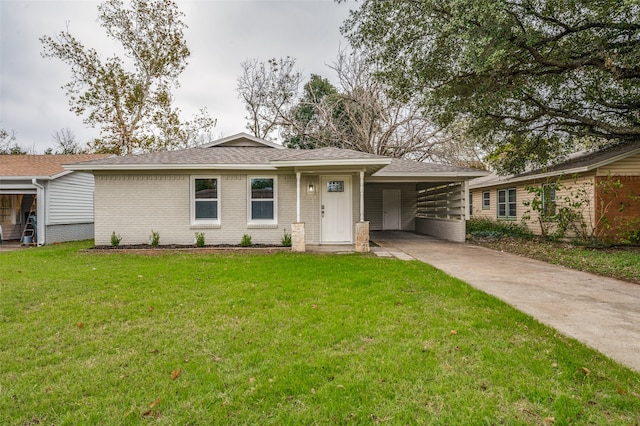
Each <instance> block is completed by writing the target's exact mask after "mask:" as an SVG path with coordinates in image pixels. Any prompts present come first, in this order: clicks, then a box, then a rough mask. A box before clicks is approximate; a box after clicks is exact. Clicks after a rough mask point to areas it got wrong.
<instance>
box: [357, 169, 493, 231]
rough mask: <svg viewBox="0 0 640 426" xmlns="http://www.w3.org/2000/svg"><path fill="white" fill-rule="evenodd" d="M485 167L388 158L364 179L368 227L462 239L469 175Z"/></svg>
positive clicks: (474, 175) (476, 174)
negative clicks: (384, 164) (477, 168)
mask: <svg viewBox="0 0 640 426" xmlns="http://www.w3.org/2000/svg"><path fill="white" fill-rule="evenodd" d="M486 174H487V172H485V171H482V170H474V169H469V168H465V167H456V166H449V165H443V164H433V163H419V162H414V161H405V160H401V159H394V160H393V161H392V162H391V164H389V165H388V166H386V167H384V168H383V169H382V170H379V171H378V172H376V173H374V174H372V175H370V176H367V177H366V178H365V191H364V203H365V208H364V214H365V220H366V221H368V222H369V229H370V231H396V230H400V231H410V232H417V233H420V234H425V235H431V236H434V237H439V238H443V239H446V240H449V241H456V242H463V241H464V240H465V230H466V226H465V224H466V219H468V218H469V184H468V182H469V180H470V179H474V178H476V177H479V176H485V175H486Z"/></svg>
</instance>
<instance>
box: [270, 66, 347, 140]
mask: <svg viewBox="0 0 640 426" xmlns="http://www.w3.org/2000/svg"><path fill="white" fill-rule="evenodd" d="M338 96H339V95H338V91H337V89H336V88H335V87H334V86H333V84H331V82H330V81H329V80H327V79H326V78H323V77H321V76H319V75H316V74H311V78H310V79H309V81H308V82H307V83H306V84H305V85H304V87H303V94H302V98H301V99H300V101H299V103H298V104H297V105H295V106H293V108H292V109H291V110H290V111H288V113H287V114H286V117H287V118H286V119H285V120H284V121H285V122H286V125H285V126H284V128H283V130H282V134H283V138H284V142H283V145H284V146H286V147H288V148H299V149H313V148H318V147H321V146H328V145H331V139H332V138H331V134H330V133H329V132H330V129H329V126H328V125H327V123H326V117H325V115H326V114H325V112H326V111H328V110H330V108H327V107H325V106H324V105H325V104H329V105H331V104H334V103H335V102H336V100H337V97H338Z"/></svg>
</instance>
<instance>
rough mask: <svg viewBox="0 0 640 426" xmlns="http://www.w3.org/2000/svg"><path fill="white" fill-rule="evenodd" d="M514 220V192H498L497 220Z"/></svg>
mask: <svg viewBox="0 0 640 426" xmlns="http://www.w3.org/2000/svg"><path fill="white" fill-rule="evenodd" d="M515 218H516V190H515V188H513V189H499V190H498V219H515Z"/></svg>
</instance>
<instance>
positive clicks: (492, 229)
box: [467, 218, 533, 240]
mask: <svg viewBox="0 0 640 426" xmlns="http://www.w3.org/2000/svg"><path fill="white" fill-rule="evenodd" d="M467 234H471V235H472V236H473V237H475V238H502V237H515V238H523V239H526V240H529V239H531V238H533V232H531V231H530V230H529V229H527V227H526V226H524V225H522V224H521V223H517V222H506V221H505V222H498V221H495V220H491V219H481V218H477V219H469V220H468V221H467Z"/></svg>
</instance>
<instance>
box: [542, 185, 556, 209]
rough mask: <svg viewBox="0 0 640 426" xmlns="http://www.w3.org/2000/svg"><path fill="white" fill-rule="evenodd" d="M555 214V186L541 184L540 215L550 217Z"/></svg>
mask: <svg viewBox="0 0 640 426" xmlns="http://www.w3.org/2000/svg"><path fill="white" fill-rule="evenodd" d="M555 215H556V187H555V185H552V184H548V183H546V184H544V185H542V216H543V217H544V218H550V217H552V216H555Z"/></svg>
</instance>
